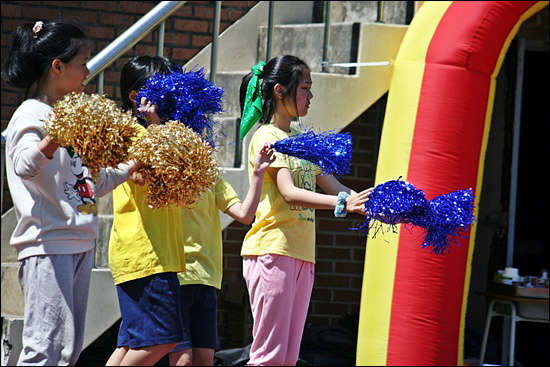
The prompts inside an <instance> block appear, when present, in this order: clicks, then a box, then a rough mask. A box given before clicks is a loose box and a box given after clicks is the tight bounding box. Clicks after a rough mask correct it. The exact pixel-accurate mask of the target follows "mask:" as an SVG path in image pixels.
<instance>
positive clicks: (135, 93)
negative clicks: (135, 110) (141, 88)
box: [128, 90, 137, 102]
mask: <svg viewBox="0 0 550 367" xmlns="http://www.w3.org/2000/svg"><path fill="white" fill-rule="evenodd" d="M136 96H137V92H136V91H135V90H132V91H131V92H130V94H128V97H129V98H130V101H132V102H135V101H136Z"/></svg>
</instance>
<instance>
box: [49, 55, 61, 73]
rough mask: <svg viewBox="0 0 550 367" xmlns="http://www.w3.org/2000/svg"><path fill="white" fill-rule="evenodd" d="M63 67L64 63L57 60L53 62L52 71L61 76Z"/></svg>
mask: <svg viewBox="0 0 550 367" xmlns="http://www.w3.org/2000/svg"><path fill="white" fill-rule="evenodd" d="M62 66H63V62H62V61H61V60H59V59H55V60H53V61H52V67H51V70H52V71H53V72H54V73H55V74H56V75H59V74H61V68H62Z"/></svg>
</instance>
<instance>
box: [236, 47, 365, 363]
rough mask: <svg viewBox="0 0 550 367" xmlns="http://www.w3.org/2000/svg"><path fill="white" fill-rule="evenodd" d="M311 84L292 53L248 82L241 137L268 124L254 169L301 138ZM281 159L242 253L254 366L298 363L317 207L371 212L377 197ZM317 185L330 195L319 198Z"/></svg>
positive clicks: (258, 139) (260, 133)
mask: <svg viewBox="0 0 550 367" xmlns="http://www.w3.org/2000/svg"><path fill="white" fill-rule="evenodd" d="M311 86H312V80H311V74H310V69H309V67H308V66H307V64H306V63H305V62H303V61H302V60H300V59H299V58H297V57H294V56H291V55H283V56H277V57H275V58H273V59H272V60H271V61H269V62H268V63H267V64H265V63H263V62H262V63H260V64H258V65H255V66H254V67H253V68H252V72H251V73H249V74H248V75H246V76H245V77H244V78H243V81H242V84H241V89H240V101H241V110H242V119H241V121H242V124H241V138H242V137H243V135H244V134H246V132H247V131H248V130H249V129H250V128H251V126H252V125H253V124H254V123H255V122H256V121H260V122H261V123H263V125H262V126H260V127H259V128H258V129H257V130H256V132H255V133H254V135H253V137H252V140H251V143H250V148H249V167H251V166H252V164H253V160H252V158H253V156H254V152H257V151H258V149H259V147H261V146H262V145H264V144H265V143H269V144H272V143H274V142H275V141H277V140H280V139H284V138H286V137H288V136H290V135H294V134H298V133H299V131H298V130H296V129H294V128H293V127H291V126H290V123H291V120H292V119H293V118H294V117H302V116H305V115H306V114H307V112H308V108H309V104H310V101H311V99H312V98H313V94H312V93H311ZM275 156H276V157H277V160H276V161H275V162H274V163H273V164H271V166H270V167H269V168H268V169H267V173H268V174H267V175H265V177H264V181H263V185H262V193H261V196H260V203H259V205H258V209H257V211H256V220H255V221H254V223H253V224H252V228H251V229H250V230H249V231H248V233H247V235H246V237H245V239H244V243H243V247H242V251H241V255H242V256H243V275H244V278H245V281H246V284H247V287H248V292H249V295H250V303H251V309H252V315H253V318H254V325H253V330H252V334H253V342H252V346H251V349H250V361H249V362H248V365H251V366H254V365H274V366H294V365H295V364H296V361H297V359H298V354H299V350H300V342H301V338H302V333H303V329H304V324H305V320H306V316H307V310H308V305H309V300H310V297H311V291H312V288H313V277H314V263H315V209H326V210H334V212H335V215H336V216H345V214H346V213H348V212H355V213H359V214H364V212H363V208H364V203H365V202H366V201H367V200H368V196H369V195H370V193H371V191H372V188H370V189H367V190H364V191H362V192H360V193H356V192H354V191H353V190H351V189H350V188H348V187H346V186H344V185H342V184H341V183H340V182H338V180H336V179H335V178H334V177H332V176H325V175H319V172H318V170H317V169H316V168H315V167H314V165H313V164H311V163H309V162H307V161H304V160H301V159H297V158H293V157H289V156H287V155H282V154H279V153H275ZM316 185H319V186H320V187H321V189H323V191H324V192H325V193H326V194H321V193H316V192H315V187H316Z"/></svg>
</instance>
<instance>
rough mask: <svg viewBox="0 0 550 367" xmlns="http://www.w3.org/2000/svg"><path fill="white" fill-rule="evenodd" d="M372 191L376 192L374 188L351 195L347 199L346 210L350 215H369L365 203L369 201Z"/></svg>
mask: <svg viewBox="0 0 550 367" xmlns="http://www.w3.org/2000/svg"><path fill="white" fill-rule="evenodd" d="M372 190H374V188H373V187H371V188H369V189H366V190H363V191H361V192H360V193H351V194H350V195H349V196H348V197H347V198H346V207H345V208H344V210H345V211H346V212H348V213H358V214H361V215H367V213H366V212H365V203H366V202H367V201H368V200H369V196H370V194H371V193H372Z"/></svg>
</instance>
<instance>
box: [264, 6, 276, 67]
mask: <svg viewBox="0 0 550 367" xmlns="http://www.w3.org/2000/svg"><path fill="white" fill-rule="evenodd" d="M274 27H275V1H270V2H269V14H268V22H267V52H266V55H265V62H266V63H267V62H269V60H271V54H272V53H273V28H274Z"/></svg>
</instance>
